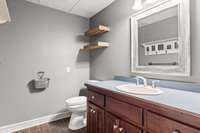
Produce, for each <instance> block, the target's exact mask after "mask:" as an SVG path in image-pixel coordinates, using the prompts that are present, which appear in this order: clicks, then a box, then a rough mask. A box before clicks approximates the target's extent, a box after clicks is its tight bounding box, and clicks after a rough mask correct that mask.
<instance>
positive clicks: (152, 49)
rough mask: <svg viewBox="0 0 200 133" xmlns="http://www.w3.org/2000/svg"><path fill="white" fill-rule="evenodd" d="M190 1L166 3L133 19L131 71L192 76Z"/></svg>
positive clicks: (181, 0) (168, 1)
mask: <svg viewBox="0 0 200 133" xmlns="http://www.w3.org/2000/svg"><path fill="white" fill-rule="evenodd" d="M189 3H190V2H189V0H165V1H162V2H159V3H157V4H156V5H153V6H152V7H150V8H148V9H144V10H142V11H140V12H138V13H136V14H134V15H133V16H132V17H131V39H132V40H131V46H132V47H131V72H132V73H134V74H135V73H137V74H138V73H139V74H159V75H172V76H173V75H174V76H190V8H189V7H190V4H189Z"/></svg>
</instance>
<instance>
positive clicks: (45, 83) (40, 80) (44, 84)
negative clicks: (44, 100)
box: [34, 71, 50, 89]
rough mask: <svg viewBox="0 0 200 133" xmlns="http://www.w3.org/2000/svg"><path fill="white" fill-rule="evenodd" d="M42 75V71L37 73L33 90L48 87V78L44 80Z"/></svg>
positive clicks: (43, 73)
mask: <svg viewBox="0 0 200 133" xmlns="http://www.w3.org/2000/svg"><path fill="white" fill-rule="evenodd" d="M44 75H45V72H44V71H39V72H37V79H35V80H34V87H35V89H46V88H48V87H49V81H50V78H46V77H44Z"/></svg>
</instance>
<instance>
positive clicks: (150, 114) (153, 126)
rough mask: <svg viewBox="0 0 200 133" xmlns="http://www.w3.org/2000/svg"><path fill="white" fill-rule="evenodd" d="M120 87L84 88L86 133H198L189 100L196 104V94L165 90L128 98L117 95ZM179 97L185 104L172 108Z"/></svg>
mask: <svg viewBox="0 0 200 133" xmlns="http://www.w3.org/2000/svg"><path fill="white" fill-rule="evenodd" d="M121 84H125V82H121V81H105V82H104V81H103V82H100V83H86V84H85V85H86V86H87V89H88V95H87V97H88V111H87V119H88V120H87V133H200V113H199V112H198V111H200V110H198V109H199V107H196V106H195V104H196V103H197V102H196V101H194V102H195V103H194V104H193V102H192V101H193V100H192V99H190V98H191V97H193V98H194V99H196V100H200V99H199V98H198V97H199V96H198V95H199V94H196V93H191V92H186V91H177V90H170V89H169V90H167V89H166V90H163V91H164V93H163V94H161V95H151V96H150V95H132V94H127V93H123V92H120V91H118V90H117V89H116V85H121ZM178 92H180V93H178ZM176 95H177V96H176ZM188 96H191V97H188ZM183 97H187V98H188V103H187V102H184V101H185V100H184V99H183V102H179V103H178V102H175V104H173V100H177V101H181V100H178V98H183ZM190 100H191V101H190ZM190 102H191V103H190ZM189 104H190V105H189ZM193 105H194V107H193ZM179 106H180V107H179ZM193 109H194V110H193Z"/></svg>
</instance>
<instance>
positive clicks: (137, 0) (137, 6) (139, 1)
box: [132, 0, 159, 10]
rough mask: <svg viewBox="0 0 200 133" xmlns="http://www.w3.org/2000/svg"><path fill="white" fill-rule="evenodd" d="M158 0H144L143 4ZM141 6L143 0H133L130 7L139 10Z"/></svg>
mask: <svg viewBox="0 0 200 133" xmlns="http://www.w3.org/2000/svg"><path fill="white" fill-rule="evenodd" d="M157 1H159V0H146V1H145V2H144V4H153V3H155V2H157ZM142 8H143V0H135V2H134V4H133V7H132V9H133V10H141V9H142Z"/></svg>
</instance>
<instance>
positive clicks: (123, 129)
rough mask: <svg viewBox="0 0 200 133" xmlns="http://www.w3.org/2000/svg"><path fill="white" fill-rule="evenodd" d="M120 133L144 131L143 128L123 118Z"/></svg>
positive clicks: (139, 132)
mask: <svg viewBox="0 0 200 133" xmlns="http://www.w3.org/2000/svg"><path fill="white" fill-rule="evenodd" d="M119 133H142V130H141V129H139V128H137V127H135V126H133V125H131V124H129V123H127V122H125V121H122V120H121V121H120V126H119Z"/></svg>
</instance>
